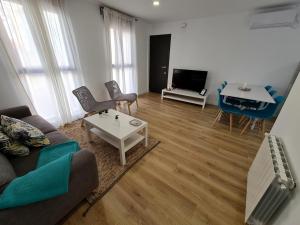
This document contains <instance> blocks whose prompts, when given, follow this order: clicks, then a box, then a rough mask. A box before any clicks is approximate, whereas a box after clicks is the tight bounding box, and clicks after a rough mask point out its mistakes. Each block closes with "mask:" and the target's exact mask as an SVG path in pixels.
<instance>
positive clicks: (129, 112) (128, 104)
mask: <svg viewBox="0 0 300 225" xmlns="http://www.w3.org/2000/svg"><path fill="white" fill-rule="evenodd" d="M130 105H131V104H130V103H129V102H127V106H128V114H129V115H130V116H131V111H130Z"/></svg>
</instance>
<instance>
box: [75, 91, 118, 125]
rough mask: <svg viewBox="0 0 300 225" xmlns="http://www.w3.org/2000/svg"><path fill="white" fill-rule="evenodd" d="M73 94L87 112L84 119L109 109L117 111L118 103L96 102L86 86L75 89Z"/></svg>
mask: <svg viewBox="0 0 300 225" xmlns="http://www.w3.org/2000/svg"><path fill="white" fill-rule="evenodd" d="M72 93H73V94H74V95H75V96H76V98H77V99H78V101H79V103H80V104H81V107H82V108H83V110H84V111H86V112H87V114H85V116H84V117H87V116H90V115H93V114H95V113H99V112H103V111H105V110H108V109H116V102H115V101H114V100H109V101H102V102H98V101H96V100H95V98H94V96H93V95H92V94H91V92H90V90H89V89H88V88H87V87H85V86H82V87H79V88H77V89H75V90H74V91H72ZM81 126H83V120H82V122H81Z"/></svg>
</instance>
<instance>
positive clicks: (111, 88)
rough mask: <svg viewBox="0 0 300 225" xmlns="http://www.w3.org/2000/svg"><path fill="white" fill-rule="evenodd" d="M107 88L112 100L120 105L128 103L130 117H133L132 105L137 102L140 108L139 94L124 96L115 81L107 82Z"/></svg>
mask: <svg viewBox="0 0 300 225" xmlns="http://www.w3.org/2000/svg"><path fill="white" fill-rule="evenodd" d="M105 87H106V89H107V91H108V93H109V95H110V97H111V99H112V100H115V101H117V102H119V103H120V102H126V103H127V106H128V113H129V115H131V110H130V106H131V105H132V103H134V102H136V106H137V107H138V99H137V94H136V93H130V94H123V93H122V91H121V89H120V87H119V85H118V83H117V82H116V81H115V80H112V81H109V82H106V83H105Z"/></svg>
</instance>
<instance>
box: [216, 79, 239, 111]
mask: <svg viewBox="0 0 300 225" xmlns="http://www.w3.org/2000/svg"><path fill="white" fill-rule="evenodd" d="M227 84H228V82H227V81H226V80H225V81H224V82H223V83H222V84H221V87H222V90H223V89H224V88H225V87H226V85H227ZM223 102H224V103H225V104H229V105H234V106H239V105H241V100H240V99H238V98H234V97H226V98H225V99H224V101H223Z"/></svg>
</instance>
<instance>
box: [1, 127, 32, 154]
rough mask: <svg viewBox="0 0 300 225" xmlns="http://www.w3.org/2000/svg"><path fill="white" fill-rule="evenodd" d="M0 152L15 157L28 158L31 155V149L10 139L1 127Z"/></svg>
mask: <svg viewBox="0 0 300 225" xmlns="http://www.w3.org/2000/svg"><path fill="white" fill-rule="evenodd" d="M0 151H1V152H3V153H5V154H9V155H14V156H26V155H28V154H29V148H28V147H27V146H25V145H22V144H21V143H19V142H18V141H16V140H13V139H11V138H10V137H8V136H7V135H6V134H5V133H4V132H3V131H2V127H1V125H0Z"/></svg>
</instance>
